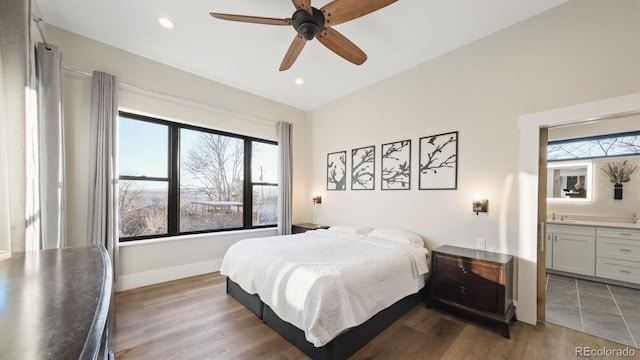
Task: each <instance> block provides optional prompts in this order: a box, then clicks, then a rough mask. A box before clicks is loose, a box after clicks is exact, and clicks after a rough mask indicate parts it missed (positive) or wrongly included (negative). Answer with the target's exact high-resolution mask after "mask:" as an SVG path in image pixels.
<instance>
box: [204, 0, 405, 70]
mask: <svg viewBox="0 0 640 360" xmlns="http://www.w3.org/2000/svg"><path fill="white" fill-rule="evenodd" d="M396 1H397V0H366V1H365V0H334V1H332V2H330V3H328V4H327V5H325V6H323V7H322V8H320V9H319V10H318V9H316V8H314V7H311V0H292V2H293V5H294V6H295V7H296V11H295V12H294V13H293V15H292V16H291V17H290V18H285V19H277V18H267V17H259V16H246V15H232V14H220V13H210V15H211V16H213V17H215V18H218V19H222V20H231V21H240V22H247V23H255V24H266V25H292V26H293V28H294V29H295V30H296V32H297V33H298V35H296V37H295V39H293V42H292V43H291V46H289V50H288V51H287V53H286V54H285V56H284V59H283V60H282V63H281V64H280V71H284V70H287V69H289V68H290V67H291V65H293V63H294V62H295V61H296V59H297V58H298V55H300V52H301V51H302V48H304V45H305V44H306V43H307V41H309V40H313V39H314V38H316V39H318V41H320V43H322V45H324V46H326V47H327V48H329V50H331V51H333V52H334V53H336V54H338V55H340V56H341V57H343V58H344V59H346V60H348V61H350V62H352V63H354V64H356V65H361V64H362V63H364V62H365V61H366V60H367V54H365V53H364V52H363V51H362V50H360V48H359V47H357V46H356V45H355V44H354V43H352V42H351V41H350V40H349V39H347V38H346V37H344V35H342V34H341V33H339V32H338V31H336V30H335V29H333V28H332V27H331V26H332V25H338V24H342V23H344V22H347V21H350V20H353V19H357V18H359V17H361V16H364V15H367V14H369V13H371V12H374V11H376V10H378V9H381V8H383V7H385V6H387V5H390V4H392V3H394V2H396Z"/></svg>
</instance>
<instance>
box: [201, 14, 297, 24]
mask: <svg viewBox="0 0 640 360" xmlns="http://www.w3.org/2000/svg"><path fill="white" fill-rule="evenodd" d="M209 15H211V16H213V17H214V18H218V19H222V20H231V21H239V22H246V23H253V24H267V25H291V19H276V18H266V17H260V16H247V15H233V14H220V13H209Z"/></svg>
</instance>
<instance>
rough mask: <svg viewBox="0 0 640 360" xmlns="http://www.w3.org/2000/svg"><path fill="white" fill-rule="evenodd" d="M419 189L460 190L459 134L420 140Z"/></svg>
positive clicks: (450, 133)
mask: <svg viewBox="0 0 640 360" xmlns="http://www.w3.org/2000/svg"><path fill="white" fill-rule="evenodd" d="M419 165H420V167H419V169H418V170H419V178H418V189H420V190H456V189H457V188H458V132H457V131H453V132H449V133H444V134H438V135H431V136H425V137H422V138H420V164H419Z"/></svg>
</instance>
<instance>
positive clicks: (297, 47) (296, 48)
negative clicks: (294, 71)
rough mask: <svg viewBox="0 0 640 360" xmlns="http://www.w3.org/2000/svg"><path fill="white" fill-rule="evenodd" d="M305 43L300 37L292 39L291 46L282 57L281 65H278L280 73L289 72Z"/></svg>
mask: <svg viewBox="0 0 640 360" xmlns="http://www.w3.org/2000/svg"><path fill="white" fill-rule="evenodd" d="M306 43H307V40H305V39H304V38H303V37H302V36H300V35H297V36H296V38H295V39H293V42H291V46H289V50H287V53H286V54H285V55H284V59H282V64H280V71H285V70H289V68H290V67H291V65H293V63H294V62H295V61H296V59H297V58H298V55H300V52H301V51H302V48H304V45H305V44H306Z"/></svg>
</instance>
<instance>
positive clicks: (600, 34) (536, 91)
mask: <svg viewBox="0 0 640 360" xmlns="http://www.w3.org/2000/svg"><path fill="white" fill-rule="evenodd" d="M639 24H640V2H637V1H633V0H631V1H625V0H616V1H572V2H569V3H567V4H564V5H561V6H559V7H557V8H554V9H552V10H550V11H547V12H545V13H542V14H540V15H538V16H535V17H533V18H531V19H529V20H526V21H524V22H522V23H519V24H516V25H514V26H512V27H510V28H508V29H505V30H503V31H500V32H498V33H496V34H493V35H490V36H487V37H485V38H483V39H481V40H478V41H476V42H474V43H472V44H469V45H467V46H464V47H462V48H460V49H457V50H454V51H452V52H450V53H448V54H446V55H443V56H441V57H439V58H437V59H434V60H432V61H429V62H427V63H424V64H422V65H419V66H417V67H415V68H413V69H410V70H408V71H405V72H403V73H401V74H398V75H396V76H394V77H392V78H389V79H387V80H384V81H381V82H379V83H377V84H374V85H372V86H369V87H367V88H365V89H363V90H361V91H358V92H355V93H353V94H351V95H348V96H346V97H343V98H341V99H339V100H337V101H335V102H333V103H331V104H329V105H326V106H323V107H321V108H318V109H315V110H313V111H312V114H311V119H312V124H311V126H312V134H313V151H312V160H313V173H312V174H313V175H312V176H313V177H312V181H311V190H312V191H318V190H323V191H322V193H323V203H322V205H320V206H317V208H316V209H315V212H314V220H315V221H318V222H322V223H326V224H337V223H341V224H342V223H352V224H362V225H369V226H374V227H380V226H396V227H401V228H405V229H408V230H412V231H415V232H417V233H418V234H420V235H422V236H423V237H424V238H425V239H426V240H427V242H428V245H429V247H431V248H434V247H437V246H439V245H443V244H454V245H459V246H466V247H475V245H476V238H477V237H484V238H486V239H487V249H488V250H493V251H501V252H506V253H510V254H515V255H518V256H520V260H521V261H522V260H523V259H524V260H525V261H526V262H533V263H534V264H535V253H534V254H530V252H531V249H530V248H531V246H530V244H521V243H520V242H519V197H520V194H519V187H518V179H519V177H520V176H519V167H518V163H519V157H518V151H519V146H520V144H519V133H518V123H517V119H518V117H519V116H520V115H524V114H530V113H534V112H539V111H542V110H547V109H555V108H560V107H564V106H567V105H573V104H579V103H584V102H588V101H593V100H598V99H604V98H611V97H616V96H620V95H625V94H630V93H637V92H638V91H639V90H640V25H639ZM456 130H457V131H459V165H458V189H457V190H455V191H419V190H417V185H418V184H417V173H416V172H415V171H413V173H412V184H411V190H409V191H381V190H380V179H379V178H380V176H379V169H380V157H379V154H380V144H383V143H387V142H392V141H398V140H403V139H407V138H410V139H412V167H413V169H415V168H416V167H417V164H418V153H417V150H418V139H419V138H420V137H422V136H427V135H433V134H438V133H442V132H448V131H456ZM536 144H537V142H536ZM366 145H376V146H377V148H376V150H377V154H378V155H377V156H378V157H377V163H376V167H377V169H378V170H377V171H378V174H377V177H376V190H375V191H373V192H363V191H350V190H347V191H340V192H338V191H326V190H324V189H326V185H325V177H326V169H325V167H326V156H327V153H329V152H334V151H341V150H347V151H350V150H351V149H354V148H357V147H361V146H366ZM347 166H348V167H350V166H351V164H350V161H349V162H348V164H347ZM534 173H535V174H537V172H534ZM475 193H481V194H484V195H485V196H486V198H488V199H489V213H488V216H476V215H475V214H472V212H471V200H472V198H473V196H474V194H475ZM532 206H535V205H533V204H532ZM533 222H534V224H535V219H533ZM534 238H535V236H534ZM533 248H534V249H535V246H534V247H533ZM523 254H524V255H523ZM529 273H530V272H529ZM533 274H534V277H535V271H533ZM534 283H535V282H534ZM533 286H535V285H533ZM533 294H534V295H535V290H534V291H533ZM528 295H530V294H528ZM521 300H522V299H521ZM527 300H528V303H529V304H531V303H533V305H534V306H535V298H534V299H533V301H530V300H531V299H527ZM519 303H522V301H519ZM534 316H535V310H534ZM534 319H535V317H534Z"/></svg>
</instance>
